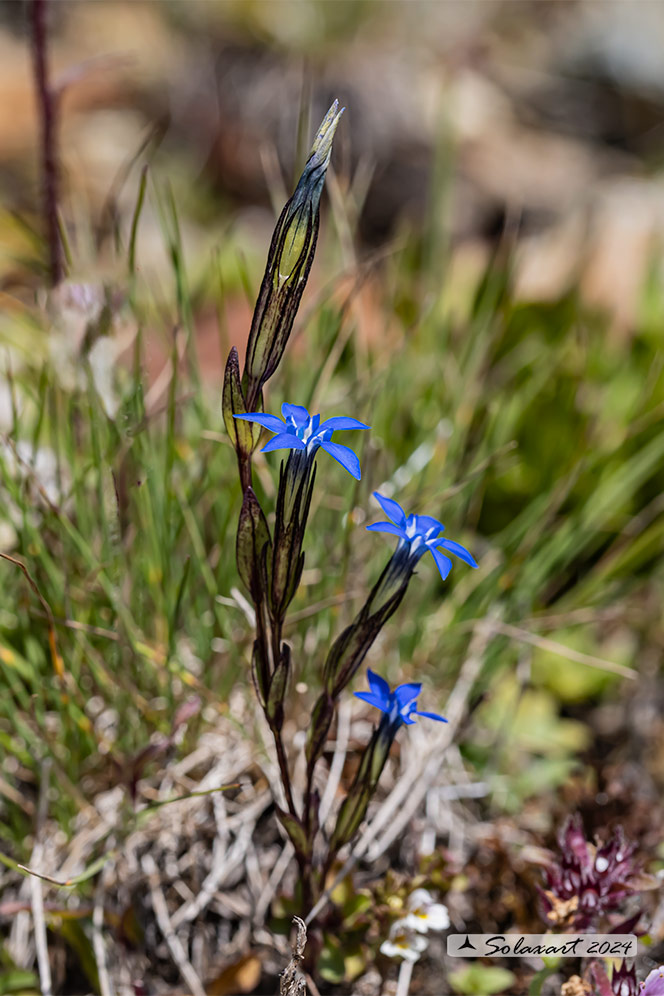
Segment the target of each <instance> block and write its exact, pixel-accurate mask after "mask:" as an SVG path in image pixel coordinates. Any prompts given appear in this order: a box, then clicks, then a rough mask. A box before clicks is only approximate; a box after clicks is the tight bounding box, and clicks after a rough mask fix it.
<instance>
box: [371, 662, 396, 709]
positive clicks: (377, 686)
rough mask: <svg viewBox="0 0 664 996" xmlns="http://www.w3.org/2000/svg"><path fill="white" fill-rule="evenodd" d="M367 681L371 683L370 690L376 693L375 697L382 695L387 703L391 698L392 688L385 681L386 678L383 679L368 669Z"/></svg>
mask: <svg viewBox="0 0 664 996" xmlns="http://www.w3.org/2000/svg"><path fill="white" fill-rule="evenodd" d="M367 679H368V681H369V688H370V689H371V691H372V692H373V693H374V695H380V697H381V698H383V699H384V700H385V701H386V702H387V700H388V699H389V697H390V692H391V689H390V686H389V684H388V683H387V682H386V681H385V678H381V676H380V675H379V674H376V672H375V671H372V670H371V668H367Z"/></svg>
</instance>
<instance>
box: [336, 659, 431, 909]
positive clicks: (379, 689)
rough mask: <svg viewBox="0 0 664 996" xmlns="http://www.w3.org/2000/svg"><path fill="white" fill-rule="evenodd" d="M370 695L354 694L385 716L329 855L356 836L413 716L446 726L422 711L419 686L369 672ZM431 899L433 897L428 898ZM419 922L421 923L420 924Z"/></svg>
mask: <svg viewBox="0 0 664 996" xmlns="http://www.w3.org/2000/svg"><path fill="white" fill-rule="evenodd" d="M367 673H368V677H369V687H370V688H371V691H370V692H355V695H356V696H357V698H359V699H362V700H363V701H364V702H368V703H369V705H372V706H375V707H376V708H377V709H380V711H381V712H382V713H383V716H382V718H381V721H380V723H379V724H378V726H377V727H376V729H375V730H374V733H373V736H372V738H371V740H370V742H369V744H368V745H367V747H366V749H365V751H364V754H363V755H362V760H361V762H360V766H359V768H358V770H357V774H356V775H355V778H354V780H353V784H352V785H351V787H350V789H349V790H348V795H347V796H346V798H345V799H344V801H343V803H342V805H341V809H340V810H339V816H338V818H337V824H336V826H335V828H334V832H333V834H332V837H331V839H330V853H333V852H334V853H335V854H336V853H337V851H338V850H339V848H341V847H343V845H344V844H347V843H348V841H349V840H351V838H352V837H353V835H354V834H355V833H356V831H357V829H358V827H359V825H360V823H361V822H362V820H363V819H364V816H365V814H366V811H367V807H368V805H369V802H370V801H371V797H372V795H373V794H374V792H375V790H376V786H377V785H378V781H379V779H380V776H381V773H382V771H383V768H384V767H385V762H386V761H387V758H388V756H389V753H390V748H391V747H392V744H393V743H394V738H395V737H396V735H397V733H398V731H399V730H400V729H401V727H402V726H404V725H407V726H410V725H412V724H413V723H414V722H415V720H414V719H413V716H426V718H427V719H435V720H438V721H439V722H441V723H446V722H447V720H446V719H445V717H444V716H439V715H438V713H436V712H420V711H419V710H418V708H417V697H418V695H419V694H420V690H421V688H422V686H421V685H420V684H407V685H399V687H398V688H395V689H394V691H392V690H391V689H390V686H389V685H388V683H387V682H386V681H385V680H384V679H383V678H381V677H380V675H377V674H374V672H373V671H368V672H367ZM429 898H430V897H429ZM418 922H420V921H418Z"/></svg>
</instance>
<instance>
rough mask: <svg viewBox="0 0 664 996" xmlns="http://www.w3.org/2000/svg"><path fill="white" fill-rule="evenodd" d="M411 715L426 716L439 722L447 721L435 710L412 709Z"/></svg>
mask: <svg viewBox="0 0 664 996" xmlns="http://www.w3.org/2000/svg"><path fill="white" fill-rule="evenodd" d="M413 716H426V718H427V719H437V720H438V722H439V723H447V722H448V720H447V719H445V717H444V716H439V715H438V713H437V712H420V710H419V709H413Z"/></svg>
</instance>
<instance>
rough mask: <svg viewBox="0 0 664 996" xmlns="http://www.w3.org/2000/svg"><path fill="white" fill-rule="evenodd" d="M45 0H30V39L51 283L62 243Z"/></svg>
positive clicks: (59, 272)
mask: <svg viewBox="0 0 664 996" xmlns="http://www.w3.org/2000/svg"><path fill="white" fill-rule="evenodd" d="M47 3H48V0H32V8H31V15H32V41H33V56H34V63H35V84H36V88H37V108H38V113H39V119H40V124H41V157H42V170H43V183H44V216H45V219H46V228H47V239H48V249H49V272H50V276H51V283H52V284H53V286H55V285H56V284H58V283H60V281H61V280H62V276H63V262H62V242H61V241H60V230H59V227H58V160H57V151H56V138H57V112H58V102H57V95H56V94H55V93H54V92H53V90H52V89H51V87H50V86H49V80H48V66H47V60H46V45H47V30H46V6H47Z"/></svg>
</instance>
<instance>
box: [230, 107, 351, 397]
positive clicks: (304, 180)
mask: <svg viewBox="0 0 664 996" xmlns="http://www.w3.org/2000/svg"><path fill="white" fill-rule="evenodd" d="M338 106H339V104H338V101H336V100H335V101H334V103H333V104H332V107H331V108H330V109H329V111H328V112H327V114H326V115H325V118H324V119H323V122H322V124H321V126H320V128H319V129H318V134H317V136H316V140H315V142H314V144H313V147H312V149H311V153H310V154H309V158H308V159H307V162H306V165H305V167H304V170H303V172H302V176H301V177H300V180H299V182H298V185H297V187H296V188H295V193H294V194H293V196H292V197H291V199H290V200H289V201H288V203H287V204H286V206H285V207H284V209H283V211H282V212H281V215H280V216H279V220H278V222H277V227H276V228H275V230H274V234H273V236H272V242H271V244H270V251H269V253H268V259H267V266H266V269H265V274H264V276H263V282H262V284H261V289H260V293H259V295H258V301H257V302H256V309H255V311H254V317H253V319H252V322H251V331H250V333H249V341H248V342H247V355H246V359H245V365H244V380H243V383H244V385H245V395H246V399H247V406H248V410H249V411H251V410H252V407H253V405H254V403H255V402H256V400H257V399H258V397H259V396H260V391H261V388H262V386H263V384H264V383H265V381H266V380H268V378H269V377H271V376H272V374H273V373H274V371H275V370H276V368H277V366H278V364H279V361H280V360H281V357H282V356H283V352H284V349H285V348H286V343H287V342H288V337H289V335H290V333H291V329H292V328H293V322H294V321H295V315H296V313H297V309H298V307H299V304H300V299H301V297H302V293H303V291H304V286H305V284H306V281H307V277H308V275H309V270H310V269H311V264H312V263H313V258H314V253H315V251H316V240H317V238H318V225H319V208H320V197H321V192H322V190H323V183H324V182H325V173H326V171H327V167H328V165H329V162H330V156H331V154H332V140H333V138H334V133H335V131H336V129H337V125H338V123H339V118H340V117H341V114H342V113H343V108H342V110H341V111H339V110H338Z"/></svg>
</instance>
